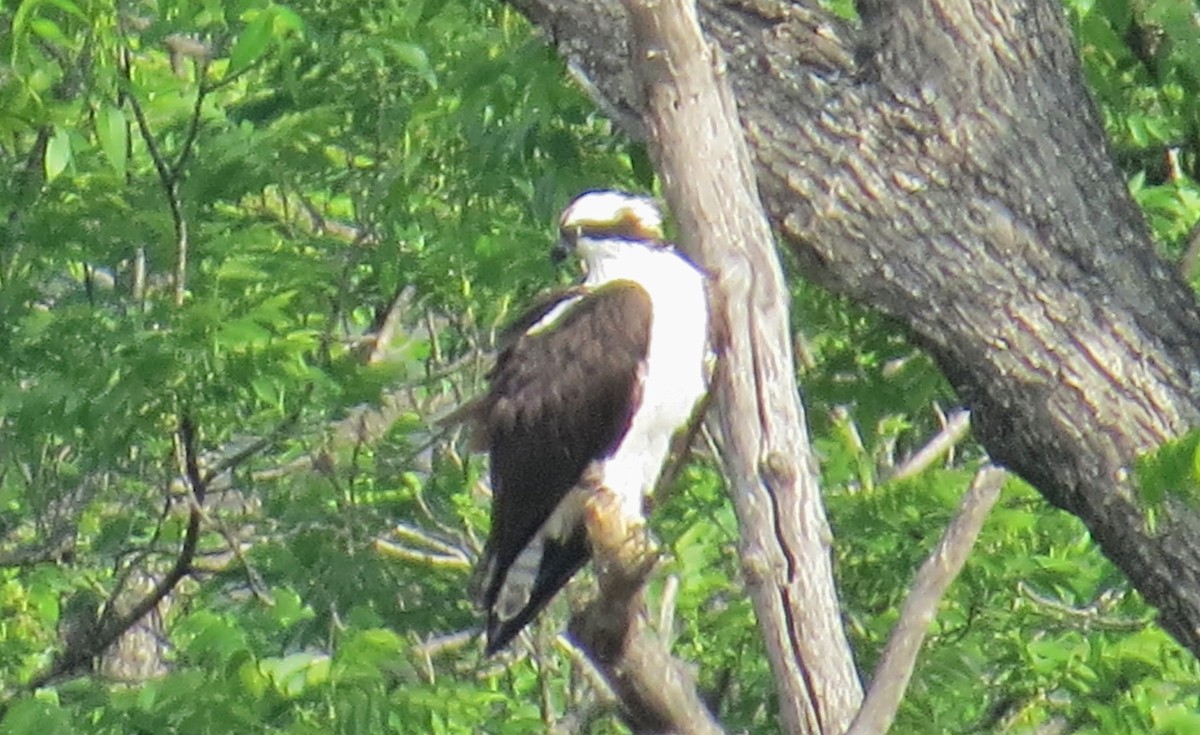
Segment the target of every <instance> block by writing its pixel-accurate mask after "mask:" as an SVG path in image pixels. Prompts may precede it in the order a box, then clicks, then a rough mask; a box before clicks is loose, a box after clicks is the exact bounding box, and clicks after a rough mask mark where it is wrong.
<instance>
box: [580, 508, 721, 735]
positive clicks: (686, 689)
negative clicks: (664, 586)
mask: <svg viewBox="0 0 1200 735" xmlns="http://www.w3.org/2000/svg"><path fill="white" fill-rule="evenodd" d="M584 515H585V519H586V525H587V532H588V541H589V542H590V543H591V547H592V558H593V561H594V564H595V568H596V578H597V580H598V581H599V584H600V594H599V595H598V596H597V597H596V599H595V600H593V601H592V603H591V604H590V605H588V607H587V608H585V609H584V610H582V611H581V612H579V613H577V614H576V615H575V616H573V617H572V619H571V624H570V633H571V636H572V637H573V638H574V639H575V641H576V642H577V643H578V644H579V646H580V648H582V649H583V651H584V652H585V653H586V654H587V656H588V658H590V659H591V660H592V661H593V662H594V663H595V664H596V667H597V668H598V669H599V670H600V671H601V672H602V673H603V675H604V678H605V679H606V680H607V682H608V684H609V685H610V686H611V687H612V690H613V692H614V693H615V694H616V695H617V698H618V699H620V701H621V704H622V706H623V708H624V714H625V718H626V720H627V722H628V724H629V726H630V727H631V729H633V731H634V732H635V733H667V732H670V733H680V734H681V735H686V734H689V733H698V734H700V735H716V734H718V733H721V732H723V731H722V730H721V728H720V726H719V725H717V723H716V721H715V720H714V719H713V717H712V715H711V714H710V713H709V711H708V708H707V706H705V704H704V700H703V699H702V698H701V697H700V694H699V692H698V691H697V689H696V683H695V681H694V679H693V677H692V674H691V673H690V672H689V671H688V669H687V667H686V666H685V665H684V664H683V663H682V662H681V661H679V660H677V659H675V658H674V657H672V656H671V653H670V651H669V650H668V649H667V646H666V645H665V644H664V642H663V641H662V640H661V639H660V638H659V637H658V636H657V635H655V634H654V633H653V632H652V631H651V630H650V626H649V624H648V623H647V613H646V605H645V599H644V595H643V585H644V584H645V581H646V577H647V576H648V575H649V574H650V571H651V570H652V569H653V568H654V563H655V561H656V559H657V554H656V552H655V551H654V549H653V548H652V547H651V545H650V543H649V540H648V539H647V537H646V535H645V529H644V528H643V527H641V526H633V525H629V524H628V523H627V522H626V520H625V519H624V518H623V517H622V515H621V511H620V501H619V500H617V498H616V497H615V496H614V495H613V494H612V493H611V492H609V491H607V490H605V489H599V490H597V491H596V493H595V494H594V495H593V496H592V497H591V498H590V499H589V500H588V503H587V510H586V511H585V514H584Z"/></svg>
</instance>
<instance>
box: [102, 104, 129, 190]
mask: <svg viewBox="0 0 1200 735" xmlns="http://www.w3.org/2000/svg"><path fill="white" fill-rule="evenodd" d="M96 137H97V138H99V140H100V149H101V150H103V151H104V156H105V157H106V158H107V159H108V162H109V164H110V165H112V167H113V171H115V172H116V173H117V176H119V177H121V178H122V179H124V178H125V167H126V164H127V163H128V156H129V127H128V126H127V125H126V122H125V113H124V112H122V111H121V109H120V108H119V107H116V106H115V105H105V106H104V108H103V109H101V110H100V114H99V115H97V116H96Z"/></svg>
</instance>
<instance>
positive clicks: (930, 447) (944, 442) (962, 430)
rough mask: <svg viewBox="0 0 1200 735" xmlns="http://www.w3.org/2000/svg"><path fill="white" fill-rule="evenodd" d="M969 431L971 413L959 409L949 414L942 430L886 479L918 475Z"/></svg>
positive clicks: (900, 478) (899, 478)
mask: <svg viewBox="0 0 1200 735" xmlns="http://www.w3.org/2000/svg"><path fill="white" fill-rule="evenodd" d="M970 429H971V412H970V411H968V410H966V409H960V410H958V411H955V412H954V413H952V414H950V416H949V418H947V419H946V423H945V425H944V426H943V427H942V430H941V431H939V432H938V433H937V435H936V436H934V437H933V438H932V439H930V440H929V442H928V443H926V444H925V446H923V447H921V449H920V450H918V451H917V453H916V454H914V455H913V456H911V457H909V458H908V461H907V462H905V463H904V464H902V465H900V466H899V467H897V468H896V471H895V472H893V473H892V476H891V477H890V478H888V479H891V480H903V479H905V478H907V477H913V476H914V475H919V474H921V473H922V472H924V471H925V469H926V468H928V467H929V466H930V465H932V464H933V463H934V462H936V461H937V460H938V458H940V457H942V456H944V455H945V454H946V452H949V451H950V450H951V449H952V448H954V446H955V445H956V444H958V443H959V442H961V441H962V440H963V438H964V437H966V435H967V432H968V431H970Z"/></svg>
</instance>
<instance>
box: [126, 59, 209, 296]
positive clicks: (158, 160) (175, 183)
mask: <svg viewBox="0 0 1200 735" xmlns="http://www.w3.org/2000/svg"><path fill="white" fill-rule="evenodd" d="M132 63H133V62H132V54H131V53H130V51H129V48H128V47H125V48H123V49H121V64H120V71H121V78H122V81H123V83H124V86H125V94H124V99H125V100H126V101H127V102H129V107H130V109H131V110H133V117H134V119H135V120H136V121H137V126H138V132H139V133H140V134H141V136H142V142H144V143H145V144H146V151H147V152H148V153H149V154H150V160H151V161H152V162H153V163H154V170H155V171H156V172H158V180H159V183H160V184H161V185H162V190H163V195H164V196H166V198H167V206H168V207H169V208H170V210H171V220H172V221H173V222H174V224H175V305H176V306H181V305H182V304H183V295H184V292H185V291H186V289H187V283H186V278H187V258H188V247H189V246H188V223H187V219H186V218H185V217H184V216H183V204H182V203H181V202H180V199H179V177H178V176H177V175H176V172H175V171H172V170H171V167H170V166H169V165H168V164H167V160H166V159H165V158H164V157H163V155H162V151H161V150H159V147H158V142H157V141H156V140H155V138H154V133H153V131H151V130H150V123H149V121H147V120H146V112H145V110H143V109H142V105H141V103H140V102H138V98H137V95H136V94H134V93H133V80H132V76H131V75H132V68H131V65H132ZM198 111H199V110H198V108H197V112H198ZM181 162H182V161H181Z"/></svg>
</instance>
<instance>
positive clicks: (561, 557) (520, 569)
mask: <svg viewBox="0 0 1200 735" xmlns="http://www.w3.org/2000/svg"><path fill="white" fill-rule="evenodd" d="M588 556H589V552H588V543H587V533H586V531H585V530H584V528H583V526H582V524H581V525H579V526H577V527H576V528H575V529H574V530H573V531H572V533H571V534H570V535H569V536H568V537H567V538H566V539H565V540H563V541H560V540H558V539H556V538H553V537H542V536H540V535H539V536H537V537H535V538H534V539H533V540H531V542H530V544H528V545H527V546H526V547H525V549H523V550H522V551H521V554H519V555H518V557H517V558H516V559H514V560H513V562H512V563H511V564H510V565H509V566H508V567H507V568H506V569H496V570H495V571H494V573H493V574H492V575H491V576H492V579H489V580H488V585H487V594H486V596H485V598H484V603H485V607H486V608H487V618H488V622H487V646H486V648H485V652H486V653H487V655H489V656H490V655H492V654H493V653H495V652H496V651H499V650H500V649H501V648H504V647H505V646H506V645H508V643H509V642H510V641H512V639H513V638H514V637H516V635H517V634H518V633H520V632H521V629H522V628H524V627H525V626H526V625H528V624H529V621H531V620H533V618H534V617H536V616H537V614H538V613H539V612H541V611H542V608H544V607H546V605H547V604H548V603H549V602H550V600H552V599H553V598H554V595H556V594H557V593H558V591H559V590H560V589H562V588H563V586H565V585H566V583H567V582H568V581H569V580H570V579H571V577H572V576H574V574H575V572H577V571H579V569H580V568H581V567H582V566H583V565H584V564H586V563H587V560H588Z"/></svg>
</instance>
